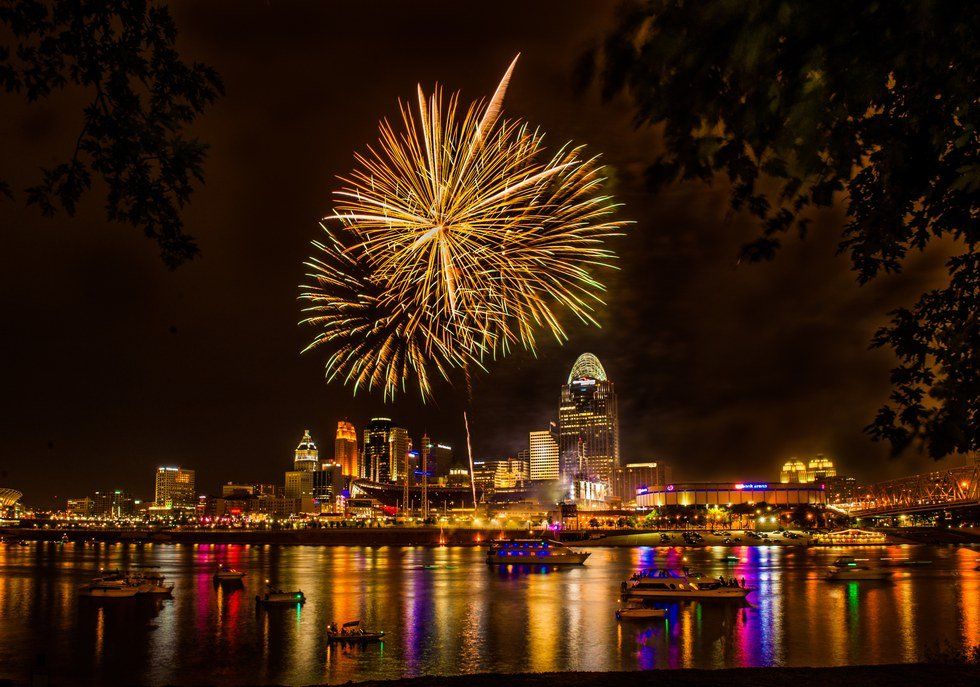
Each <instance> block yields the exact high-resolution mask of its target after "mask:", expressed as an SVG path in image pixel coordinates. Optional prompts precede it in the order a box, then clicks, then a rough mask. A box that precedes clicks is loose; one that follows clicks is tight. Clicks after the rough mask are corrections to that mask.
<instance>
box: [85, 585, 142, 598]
mask: <svg viewBox="0 0 980 687" xmlns="http://www.w3.org/2000/svg"><path fill="white" fill-rule="evenodd" d="M78 593H79V594H81V595H82V596H88V597H92V598H94V599H131V598H132V597H134V596H136V595H137V594H139V588H138V587H136V586H134V585H129V584H127V585H123V586H118V585H115V584H88V585H85V586H84V587H82V588H81V589H80V590H78Z"/></svg>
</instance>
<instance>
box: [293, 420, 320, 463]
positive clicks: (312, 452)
mask: <svg viewBox="0 0 980 687" xmlns="http://www.w3.org/2000/svg"><path fill="white" fill-rule="evenodd" d="M318 467H320V452H319V451H318V450H317V447H316V444H315V443H313V437H311V436H310V430H308V429H307V430H303V438H302V439H301V440H300V442H299V446H297V447H296V452H295V454H294V455H293V469H294V470H304V471H306V472H313V471H314V470H316V469H317V468H318Z"/></svg>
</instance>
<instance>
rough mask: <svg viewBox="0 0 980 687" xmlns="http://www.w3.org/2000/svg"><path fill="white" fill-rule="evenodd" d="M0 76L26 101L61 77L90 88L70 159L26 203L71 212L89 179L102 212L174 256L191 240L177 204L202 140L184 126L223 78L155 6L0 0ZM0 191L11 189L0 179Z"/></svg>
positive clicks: (59, 86) (189, 253)
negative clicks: (98, 185)
mask: <svg viewBox="0 0 980 687" xmlns="http://www.w3.org/2000/svg"><path fill="white" fill-rule="evenodd" d="M0 24H2V26H3V27H4V28H5V29H6V31H5V35H6V37H7V38H6V39H5V42H6V44H3V45H0V85H2V88H3V89H4V91H5V92H6V93H7V94H8V96H7V97H11V95H10V94H19V95H21V96H23V97H26V98H27V100H28V101H31V102H33V101H36V100H39V99H41V98H45V97H47V96H49V95H51V94H52V93H55V92H57V91H61V90H64V89H67V88H82V89H84V91H85V92H86V93H89V94H91V100H90V101H89V102H88V104H87V105H86V106H85V108H84V111H83V113H82V117H81V130H80V131H79V133H78V136H77V139H76V140H75V142H74V146H73V148H72V149H71V150H69V151H67V153H68V154H70V157H69V158H68V160H67V161H66V162H64V163H62V164H59V165H56V166H54V167H50V168H43V169H42V170H41V179H40V180H39V183H38V184H36V185H34V186H32V187H30V188H28V189H26V191H25V193H26V197H27V202H28V203H29V204H31V205H36V206H37V207H38V208H40V210H41V212H43V213H44V214H45V215H52V214H54V213H55V211H56V210H57V209H58V208H59V207H60V208H62V209H64V210H65V211H66V212H67V213H68V214H74V212H75V209H76V208H77V206H78V202H79V200H80V198H81V197H82V194H83V193H85V192H86V191H88V190H89V189H90V188H91V187H92V184H93V179H101V181H102V182H104V185H105V189H106V204H105V207H106V214H107V216H108V218H109V219H110V220H112V221H118V222H125V223H128V224H131V225H133V226H134V227H137V228H139V229H142V230H143V232H144V233H145V234H146V236H147V237H148V238H151V239H153V240H154V241H156V242H157V244H158V245H159V247H160V254H161V257H162V258H163V260H164V262H166V264H167V265H169V266H170V267H176V266H177V265H179V264H180V263H182V262H183V261H185V260H187V259H189V258H191V257H193V256H194V255H195V254H196V253H197V251H198V249H197V246H196V244H195V242H194V239H193V238H192V237H191V236H188V235H187V234H186V233H184V226H183V222H182V221H181V217H180V211H181V208H182V207H183V206H184V205H185V204H186V203H187V202H188V200H189V199H190V196H191V193H192V192H193V186H194V182H195V180H196V181H199V182H200V181H203V173H202V164H203V161H204V156H205V152H206V150H207V146H206V145H205V144H203V143H201V142H200V141H198V140H197V139H194V138H189V137H188V136H187V135H186V134H185V133H184V128H185V127H186V126H187V125H188V124H190V123H191V122H192V121H193V120H194V118H195V117H196V116H197V115H198V114H200V113H201V112H203V111H204V109H205V107H206V106H207V105H209V104H210V103H211V102H213V101H214V100H215V98H216V97H218V95H219V94H220V93H222V84H221V79H220V78H219V77H218V75H217V73H216V72H215V71H214V70H213V69H211V68H210V67H208V66H206V65H203V64H201V63H198V62H194V63H192V64H185V63H184V62H183V61H182V60H181V58H180V55H179V54H178V53H177V51H176V50H175V48H174V44H175V40H176V37H177V29H176V27H175V25H174V22H173V19H172V17H171V16H170V12H169V10H168V9H167V7H166V6H165V5H162V4H159V3H153V2H147V1H146V0H84V1H83V0H48V1H46V2H45V1H42V0H0ZM0 194H3V195H6V196H10V195H11V189H10V187H9V185H7V184H6V183H3V182H0Z"/></svg>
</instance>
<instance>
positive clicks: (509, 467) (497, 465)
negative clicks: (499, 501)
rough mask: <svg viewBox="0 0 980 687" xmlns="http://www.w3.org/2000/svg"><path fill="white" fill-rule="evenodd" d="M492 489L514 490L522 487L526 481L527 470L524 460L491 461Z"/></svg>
mask: <svg viewBox="0 0 980 687" xmlns="http://www.w3.org/2000/svg"><path fill="white" fill-rule="evenodd" d="M493 463H494V470H493V488H494V489H514V488H516V487H523V486H524V484H525V483H526V482H527V480H528V475H529V468H528V464H527V461H526V460H520V459H518V458H507V459H506V460H497V461H493Z"/></svg>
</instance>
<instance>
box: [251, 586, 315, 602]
mask: <svg viewBox="0 0 980 687" xmlns="http://www.w3.org/2000/svg"><path fill="white" fill-rule="evenodd" d="M255 601H256V603H259V604H289V605H294V604H304V603H306V595H305V594H303V592H302V590H296V591H292V592H290V591H284V590H282V589H279V588H278V587H273V586H272V585H270V584H268V583H267V584H266V587H265V593H263V594H256V595H255Z"/></svg>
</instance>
